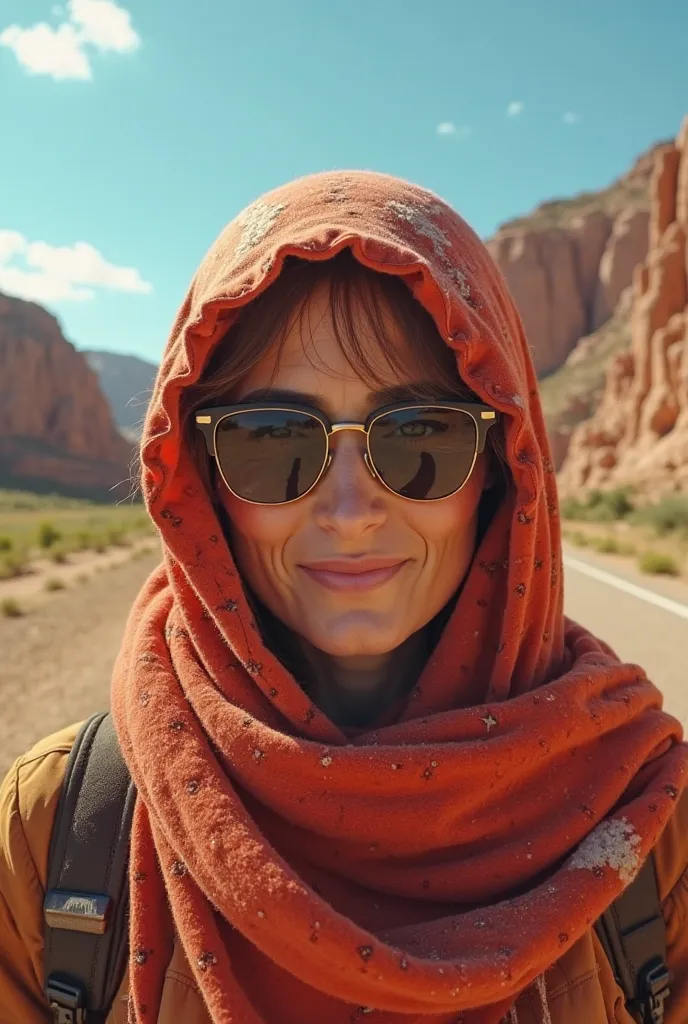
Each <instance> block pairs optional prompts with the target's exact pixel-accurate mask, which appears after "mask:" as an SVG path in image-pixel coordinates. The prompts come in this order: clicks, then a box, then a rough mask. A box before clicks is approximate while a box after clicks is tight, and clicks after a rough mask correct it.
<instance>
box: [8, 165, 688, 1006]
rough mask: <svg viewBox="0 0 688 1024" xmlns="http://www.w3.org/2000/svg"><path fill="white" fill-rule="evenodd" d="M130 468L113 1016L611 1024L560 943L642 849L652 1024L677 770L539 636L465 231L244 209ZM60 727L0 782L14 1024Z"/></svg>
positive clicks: (525, 368) (506, 399)
mask: <svg viewBox="0 0 688 1024" xmlns="http://www.w3.org/2000/svg"><path fill="white" fill-rule="evenodd" d="M141 452H142V487H143V493H144V496H145V500H146V503H147V506H148V509H149V511H150V514H151V516H152V518H153V520H154V522H155V523H156V525H157V526H158V528H159V530H160V534H161V538H162V542H163V549H164V563H163V565H162V566H161V567H160V569H158V570H157V571H156V572H155V573H154V574H153V576H152V577H151V578H150V579H149V581H148V582H147V584H146V585H145V587H144V588H143V591H142V593H141V595H140V597H139V598H138V600H137V601H136V603H135V605H134V608H133V610H132V613H131V616H130V619H129V622H128V625H127V628H126V634H125V638H124V643H123V646H122V650H121V654H120V656H119V659H118V662H117V665H116V668H115V672H114V678H113V686H112V708H113V714H114V719H115V724H116V728H117V733H118V738H119V741H120V744H121V747H122V750H123V753H124V756H125V758H126V762H127V765H128V767H129V769H130V771H131V773H132V776H133V779H134V781H135V783H136V786H137V789H138V793H139V798H138V802H137V807H136V812H135V817H134V825H133V830H132V837H131V865H130V889H131V926H130V962H129V970H128V973H127V976H126V977H125V979H124V980H123V982H122V987H121V990H120V997H119V998H118V999H117V1000H116V1003H115V1006H114V1008H113V1012H112V1015H111V1017H110V1018H109V1020H110V1022H111V1024H112V1022H120V1021H124V1020H125V1019H127V1005H128V1014H129V1016H128V1019H129V1020H130V1021H132V1022H137V1024H145V1022H148V1021H159V1022H161V1024H169V1022H171V1021H173V1020H174V1021H177V1020H183V1021H184V1022H185V1024H208V1022H216V1024H220V1022H221V1024H229V1022H230V1021H231V1022H232V1024H237V1022H238V1024H259V1022H265V1024H276V1022H279V1024H322V1022H328V1024H344V1022H349V1021H355V1020H359V1019H363V1017H364V1016H365V1017H368V1016H369V1017H370V1019H371V1020H372V1021H379V1022H385V1024H391V1022H399V1024H403V1022H408V1024H410V1022H414V1024H416V1022H423V1021H429V1022H430V1021H432V1022H441V1024H449V1022H458V1021H463V1022H465V1024H497V1022H499V1021H501V1020H507V1021H509V1022H520V1024H523V1022H524V1021H534V1022H537V1024H574V1022H580V1021H581V1020H585V1021H586V1024H602V1022H607V1021H617V1022H623V1021H626V1022H630V1021H631V1020H632V1018H631V1017H630V1015H629V1014H628V1013H626V1011H625V1010H624V1008H623V996H622V994H621V990H620V989H619V987H618V986H617V985H616V983H615V981H614V978H613V975H612V971H611V967H610V965H609V963H608V962H607V961H606V960H605V957H604V954H603V953H602V950H601V947H600V945H599V943H598V942H597V939H596V938H595V936H594V934H593V932H592V925H593V923H594V921H595V920H596V919H597V918H598V917H599V915H600V914H601V913H602V912H603V911H604V910H605V908H607V907H608V906H609V905H610V904H611V903H612V902H613V901H614V899H615V898H616V897H617V896H618V895H619V893H620V892H621V891H622V890H623V889H624V888H625V886H627V885H628V883H629V882H630V880H631V879H632V878H633V877H634V875H635V874H636V872H637V870H638V869H639V867H640V865H641V863H642V862H643V861H644V860H645V858H646V857H647V855H648V854H649V853H650V851H651V850H653V849H654V851H655V857H656V862H657V865H658V874H659V885H660V890H661V893H660V895H661V897H662V899H663V901H664V904H663V906H664V914H665V919H666V922H667V939H668V949H669V953H668V956H669V966H670V967H671V968H672V970H673V971H674V974H675V976H676V978H675V982H674V992H673V996H672V1001H671V1003H670V1004H669V1005H668V1007H667V1016H666V1018H665V1020H666V1024H685V1022H686V1020H688V929H686V928H685V918H686V913H688V891H687V889H688V874H687V867H688V850H687V844H686V830H687V829H688V805H687V801H686V798H685V797H683V798H682V799H680V798H681V794H682V792H683V790H684V787H685V782H686V768H687V766H688V750H687V748H686V746H685V745H683V744H682V743H681V739H682V731H681V727H680V725H679V723H678V722H676V721H675V720H674V719H673V718H671V717H670V716H669V715H667V714H666V713H664V712H663V711H662V709H661V707H662V698H661V695H660V693H659V692H658V691H657V690H656V689H655V688H654V686H652V685H651V683H649V682H648V681H647V679H646V677H645V675H644V674H643V673H642V672H641V671H640V670H639V669H638V668H637V667H636V666H630V665H624V664H621V663H619V661H618V659H617V658H616V657H615V656H614V655H613V653H612V652H611V651H610V649H609V648H608V647H607V646H606V645H605V644H603V643H602V642H601V641H598V640H596V639H595V638H594V637H592V636H590V635H589V634H588V633H587V632H586V631H585V630H584V629H582V628H580V627H578V626H576V625H575V624H573V623H571V622H569V621H568V620H566V619H565V618H564V616H563V612H562V564H561V548H560V533H559V522H558V518H557V496H556V482H555V477H554V473H553V467H552V464H551V461H550V458H549V449H548V445H547V441H546V437H545V429H544V424H543V418H542V412H541V409H540V404H539V400H538V393H537V385H536V380H535V375H534V372H533V367H532V365H531V362H530V358H529V355H528V346H527V343H526V339H525V337H524V335H523V329H522V326H521V323H520V320H519V318H518V315H517V313H516V310H515V308H514V305H513V302H512V301H511V299H510V297H509V295H508V292H507V290H506V287H505V285H504V282H503V281H502V279H501V277H500V275H499V273H498V271H497V269H496V268H495V266H494V265H493V263H492V262H491V260H490V257H489V255H488V253H487V251H486V250H485V248H484V247H483V245H482V244H481V242H480V241H479V240H478V238H477V237H476V236H475V235H474V234H473V233H472V231H471V230H470V229H469V228H468V227H467V226H466V224H465V223H464V222H463V221H462V220H461V219H460V218H459V217H458V216H457V215H456V214H455V213H453V212H452V211H451V210H450V209H449V208H448V207H447V206H446V205H445V204H444V203H442V202H441V201H440V200H439V199H437V198H436V197H435V196H433V195H431V194H429V193H428V192H426V191H424V190H422V189H420V188H416V187H414V186H411V185H409V184H406V183H404V182H401V181H397V180H395V179H392V178H389V177H386V176H383V175H377V174H368V173H346V174H345V173H337V174H324V175H317V176H314V177H311V178H307V179H304V180H302V181H298V182H295V183H293V184H291V185H288V186H286V187H284V188H281V189H279V190H277V191H276V192H274V193H272V194H270V195H268V196H265V197H264V198H263V199H262V200H260V201H258V202H256V203H255V204H253V205H252V206H251V207H250V208H249V209H248V210H247V211H246V212H245V213H244V214H243V215H242V216H241V217H239V218H238V219H237V220H236V221H235V222H234V223H233V224H231V225H230V226H229V228H228V229H227V230H226V232H225V233H224V234H223V235H222V237H221V238H220V240H219V241H218V243H217V244H216V245H215V247H214V248H213V249H212V250H211V252H210V253H209V255H208V256H207V258H206V259H205V261H204V262H203V264H202V266H201V268H200V270H199V272H198V274H197V276H196V278H195V279H194V282H193V284H192V287H191V289H190V291H189V294H188V296H187V298H186V300H185V302H184V305H183V306H182V309H181V312H180V314H179V316H178V318H177V322H176V324H175V327H174V330H173V333H172V337H171V340H170V343H169V346H168V348H167V352H166V355H165V358H164V360H163V363H162V366H161V369H160V373H159V378H158V382H157V387H156V390H155V395H154V398H153V401H152V404H151V407H150V410H149V412H148V417H147V422H146V427H145V432H144V438H143V442H142V448H141ZM230 552H231V554H230ZM75 733H76V727H74V728H72V729H68V730H65V732H63V733H61V734H59V735H58V736H57V737H51V738H50V739H49V740H47V741H45V742H44V743H43V744H39V746H38V747H37V748H35V749H34V751H33V752H31V754H30V755H29V756H28V757H25V758H24V759H21V760H20V762H19V763H18V765H17V766H15V768H14V769H13V771H12V772H11V773H10V776H9V777H8V780H7V781H6V783H5V788H4V795H3V802H2V815H1V817H0V822H1V828H0V834H1V836H2V843H1V851H2V853H1V856H0V865H1V867H0V891H2V895H3V903H2V906H1V909H0V913H1V914H2V915H3V917H2V919H1V920H0V924H1V925H2V929H3V935H5V934H7V935H8V936H9V940H8V942H7V944H6V952H5V954H4V960H3V966H2V968H1V970H0V996H1V997H2V1002H3V1006H4V1007H9V1010H7V1009H5V1011H4V1012H5V1013H6V1017H4V1018H3V1020H8V1021H10V1022H11V1024H15V1022H19V1021H21V1022H22V1024H26V1022H32V1021H39V1020H43V1019H45V1017H46V1008H45V1003H44V1001H43V996H42V992H41V981H42V979H41V970H42V966H41V956H42V946H41V927H42V924H41V896H42V885H44V884H45V863H46V859H47V846H48V842H49V836H50V829H51V827H52V817H53V816H54V809H55V803H56V799H57V794H58V793H59V789H60V782H61V778H62V775H63V773H64V764H65V760H66V757H67V753H68V751H69V748H70V745H71V743H72V742H73V739H74V735H75ZM681 922H683V925H682V923H681Z"/></svg>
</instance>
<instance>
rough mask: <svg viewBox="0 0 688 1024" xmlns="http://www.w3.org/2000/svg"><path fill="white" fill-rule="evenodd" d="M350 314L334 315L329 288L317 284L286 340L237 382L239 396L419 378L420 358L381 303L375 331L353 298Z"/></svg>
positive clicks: (278, 342) (367, 386)
mask: <svg viewBox="0 0 688 1024" xmlns="http://www.w3.org/2000/svg"><path fill="white" fill-rule="evenodd" d="M350 312H351V317H350V319H349V318H348V317H347V316H345V315H342V314H339V315H337V316H335V315H334V312H333V310H332V308H331V305H330V295H329V289H328V288H327V286H326V285H318V286H317V288H316V289H315V290H314V291H313V293H312V295H311V296H310V297H309V298H308V300H307V301H306V303H305V304H304V306H303V308H302V310H300V312H299V315H297V316H296V317H292V322H291V323H290V325H289V329H288V330H287V331H286V332H285V334H284V336H283V337H282V338H280V339H278V340H276V341H275V342H274V343H273V345H272V346H270V348H269V349H268V351H267V352H266V353H265V354H264V355H263V356H262V357H261V359H260V360H259V361H258V362H257V363H256V365H255V366H254V367H253V368H252V369H251V370H250V371H249V373H248V374H247V375H246V376H245V377H244V379H243V380H242V381H241V385H240V394H242V395H243V394H246V393H248V392H249V391H252V390H253V389H254V388H256V387H267V386H269V385H278V384H279V385H280V386H281V387H292V388H295V387H297V386H298V388H299V389H300V390H312V388H310V387H308V386H307V385H308V384H309V382H312V383H315V382H317V385H318V389H319V390H320V391H322V390H323V388H326V387H327V386H328V384H327V381H328V380H329V381H331V382H333V384H334V382H346V383H347V384H349V385H357V384H358V385H359V386H360V387H361V388H365V389H366V390H369V389H371V388H379V387H388V386H393V385H395V384H399V383H403V384H411V383H413V382H414V381H416V380H420V379H421V378H422V366H421V362H420V359H419V356H418V353H417V352H416V351H415V350H414V347H413V346H412V344H411V342H410V340H409V338H408V337H407V335H406V332H405V331H404V329H403V327H402V325H401V324H400V323H399V322H398V321H397V320H396V318H395V317H394V314H393V313H392V311H391V310H390V309H389V308H388V306H387V304H386V303H385V302H384V300H381V302H380V307H379V312H380V321H381V322H380V323H379V324H376V325H375V328H373V325H372V324H371V318H370V317H369V316H367V315H366V314H365V313H364V312H363V309H362V305H361V300H360V299H358V298H357V297H356V296H355V295H354V296H353V297H352V303H351V310H350ZM335 321H336V322H335ZM380 335H382V336H383V340H381V338H380ZM330 386H331V385H330Z"/></svg>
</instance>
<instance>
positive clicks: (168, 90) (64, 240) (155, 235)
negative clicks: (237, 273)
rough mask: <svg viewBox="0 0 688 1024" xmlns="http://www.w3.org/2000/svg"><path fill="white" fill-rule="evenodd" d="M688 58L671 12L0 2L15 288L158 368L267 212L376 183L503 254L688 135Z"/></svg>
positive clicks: (681, 24)
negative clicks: (208, 273) (220, 246)
mask: <svg viewBox="0 0 688 1024" xmlns="http://www.w3.org/2000/svg"><path fill="white" fill-rule="evenodd" d="M687 41H688V4H685V3H679V2H678V0H655V2H654V5H653V7H652V10H651V11H650V9H649V7H648V5H647V4H646V3H641V0H626V2H622V0H576V3H552V0H483V2H482V4H476V3H468V2H465V0H424V2H419V0H346V3H342V2H337V3H335V2H334V0H289V2H285V0H260V2H253V0H249V2H243V3H239V2H237V0H225V2H220V0H194V2H193V3H191V2H190V0H165V2H157V3H155V2H153V3H151V2H150V0H147V2H144V0H118V2H114V0H69V2H65V0H63V2H62V3H61V4H59V6H58V5H55V3H54V0H3V2H2V6H1V8H0V102H1V109H2V122H3V124H2V143H3V145H2V160H1V161H0V290H4V291H6V292H11V293H14V294H19V295H22V296H23V297H26V298H36V299H37V301H41V302H43V304H44V305H46V306H48V307H49V308H50V309H51V310H52V311H53V312H55V313H56V314H57V315H58V316H59V318H60V320H61V322H62V324H63V327H64V330H65V333H66V335H67V337H68V338H69V339H70V340H71V341H73V342H74V343H75V344H76V345H77V346H78V347H80V348H91V347H92V348H104V349H110V350H112V351H119V352H132V353H135V354H138V355H141V356H143V357H146V358H151V359H157V358H158V357H159V356H160V353H161V351H162V348H163V346H164V343H165V339H166V335H167V332H168V329H169V327H170V324H171V322H172V319H173V317H174V314H175V312H176V309H177V307H178V305H179V304H180V302H181V300H182V298H183V296H184V293H185V291H186V288H187V286H188V283H189V281H190V278H191V276H192V274H193V272H194V269H195V267H196V266H197V264H198V262H199V260H200V259H201V257H202V255H203V253H204V252H205V250H206V249H207V248H208V247H209V245H210V244H211V242H212V241H213V239H214V237H215V236H216V235H217V233H218V232H219V230H220V229H221V228H222V227H223V225H224V224H225V223H226V222H227V221H229V220H230V219H231V218H232V217H233V216H235V215H236V213H238V212H239V210H240V209H242V208H243V207H244V206H245V205H246V204H247V203H248V202H250V201H251V200H252V199H254V198H255V197H256V196H258V195H259V194H260V193H261V192H263V191H264V190H266V189H268V188H271V187H273V186H275V185H277V184H280V183H281V182H283V181H286V180H288V179H290V178H293V177H296V176H298V175H301V174H305V173H308V172H310V171H317V170H323V169H327V168H351V167H363V168H369V169H374V170H383V171H387V172H390V173H393V174H398V175H400V176H402V177H407V178H410V179H411V180H414V181H416V182H419V183H421V184H423V185H425V186H427V187H429V188H431V189H433V190H435V191H437V192H439V193H440V194H441V195H443V196H444V197H445V198H446V199H448V200H449V201H450V202H451V203H452V205H454V206H455V207H456V208H457V209H458V210H459V211H460V212H461V213H462V214H463V215H464V216H465V217H466V218H467V219H468V220H469V221H470V222H471V223H472V224H473V226H474V227H475V228H476V229H477V230H478V231H479V232H480V233H481V234H482V235H483V236H488V235H489V234H490V233H491V232H493V231H494V229H495V228H496V226H497V225H498V224H499V223H501V222H503V221H504V220H507V219H509V218H511V217H513V216H516V215H519V214H521V213H524V212H527V211H528V210H530V209H531V208H532V207H533V206H535V205H536V204H537V203H539V202H541V201H542V200H545V199H548V198H551V197H555V196H560V195H571V194H574V193H576V192H579V191H582V190H587V189H595V188H599V187H602V186H604V185H606V184H608V183H609V182H610V181H611V180H612V179H613V178H615V177H616V176H617V175H619V174H621V173H623V172H624V171H625V170H626V169H627V168H628V167H629V166H630V164H631V163H632V161H633V159H634V158H635V157H636V156H637V155H638V154H639V153H640V152H641V151H643V150H644V149H646V148H647V147H648V146H649V145H651V144H652V143H653V142H655V141H657V140H659V139H662V138H668V137H671V136H673V135H675V134H676V132H677V131H678V128H679V125H680V122H681V118H682V116H683V115H684V114H685V113H686V112H687V111H688V60H686V48H687V46H688V43H687ZM438 126H443V127H442V128H440V129H439V130H438Z"/></svg>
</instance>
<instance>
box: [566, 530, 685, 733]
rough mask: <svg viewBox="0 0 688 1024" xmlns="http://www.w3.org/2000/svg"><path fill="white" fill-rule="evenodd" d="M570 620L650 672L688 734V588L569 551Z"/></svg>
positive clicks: (612, 562)
mask: <svg viewBox="0 0 688 1024" xmlns="http://www.w3.org/2000/svg"><path fill="white" fill-rule="evenodd" d="M564 572H565V590H564V593H565V608H566V614H567V615H569V616H570V617H571V618H572V619H575V620H576V622H579V623H580V624H581V625H583V626H586V627H587V628H588V629H589V630H590V631H591V632H592V633H594V634H595V635H596V636H599V637H600V638H602V639H603V640H605V641H606V642H607V643H608V644H609V645H610V646H611V647H612V648H613V649H614V650H615V651H616V653H617V654H618V655H619V657H620V658H623V659H624V661H632V662H634V663H636V664H638V665H642V667H643V668H644V669H645V671H646V672H647V674H648V676H649V677H650V679H652V681H653V682H654V683H655V684H656V685H657V686H658V687H659V689H660V690H661V691H662V692H663V694H664V699H665V707H666V709H667V710H668V711H670V712H671V713H672V714H674V715H676V717H677V718H680V719H681V721H682V722H683V724H684V726H685V727H686V729H687V730H688V587H686V585H685V584H683V583H678V582H677V581H675V580H662V579H658V578H653V577H647V576H642V575H641V574H640V573H636V572H635V571H634V570H633V569H632V568H629V567H628V566H627V565H625V564H623V563H621V562H620V561H618V560H615V559H611V558H610V559H605V558H603V557H595V558H594V559H593V558H591V557H590V556H588V555H587V554H581V552H579V551H578V550H574V549H567V550H566V554H565V558H564Z"/></svg>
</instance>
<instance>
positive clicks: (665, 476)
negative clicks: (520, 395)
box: [560, 117, 688, 494]
mask: <svg viewBox="0 0 688 1024" xmlns="http://www.w3.org/2000/svg"><path fill="white" fill-rule="evenodd" d="M687 239H688V117H686V118H685V120H684V122H683V126H682V128H681V131H680V133H679V136H678V138H677V140H676V142H675V144H673V145H668V146H665V147H663V148H662V149H661V150H660V151H659V152H658V153H657V155H656V157H655V162H654V169H653V175H652V182H651V211H650V251H649V254H648V256H647V258H646V259H645V261H644V262H643V263H642V264H641V265H640V266H639V267H638V268H637V269H636V272H635V275H634V278H633V291H632V304H631V314H630V316H631V339H632V340H631V349H630V351H629V352H626V353H623V354H622V355H619V356H617V357H616V358H615V359H614V360H613V361H612V364H611V366H610V368H609V370H608V373H607V378H606V384H605V390H604V394H603V397H602V402H601V404H600V406H599V408H598V410H597V411H596V413H595V415H594V416H593V417H592V418H591V419H589V420H587V421H586V422H585V423H582V424H581V425H579V426H578V427H577V428H576V429H575V430H574V432H573V435H572V438H571V444H570V447H569V452H568V455H567V458H566V460H565V462H564V465H563V467H562V471H561V474H560V485H561V489H562V491H563V492H564V493H575V492H576V491H578V490H580V489H581V488H585V487H600V486H612V485H621V484H635V485H638V486H640V487H641V488H643V489H644V490H646V491H647V492H653V493H654V494H656V493H658V492H666V491H672V490H688V241H687Z"/></svg>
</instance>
